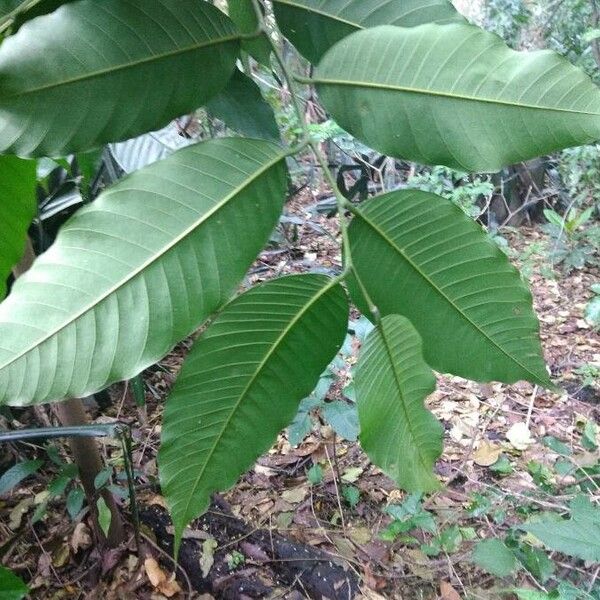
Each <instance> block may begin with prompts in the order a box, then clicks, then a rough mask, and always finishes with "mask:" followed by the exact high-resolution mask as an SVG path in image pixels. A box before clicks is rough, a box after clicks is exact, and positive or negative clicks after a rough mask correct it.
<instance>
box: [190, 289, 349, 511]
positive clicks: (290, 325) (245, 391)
mask: <svg viewBox="0 0 600 600" xmlns="http://www.w3.org/2000/svg"><path fill="white" fill-rule="evenodd" d="M329 279H330V281H329V282H328V283H327V285H325V286H324V287H322V288H321V289H320V290H319V292H318V293H317V294H315V295H314V296H312V297H311V299H310V301H309V302H307V303H306V304H305V305H304V306H303V307H302V309H301V310H300V311H298V313H297V314H296V315H295V316H294V317H293V319H292V320H291V321H290V322H289V323H288V324H287V325H286V326H285V327H284V329H283V331H282V332H281V333H280V334H279V336H278V337H277V339H276V340H275V342H274V343H273V345H272V346H271V348H270V349H269V351H268V352H267V353H266V354H265V356H264V357H263V359H262V360H261V361H260V363H259V364H258V366H257V367H256V369H255V371H254V373H253V374H252V375H251V377H250V380H249V381H248V383H247V384H246V386H245V387H244V389H243V390H242V391H241V392H240V395H239V397H238V399H237V401H236V402H235V404H234V405H233V407H232V409H231V412H230V414H229V417H227V420H226V421H225V422H224V423H223V426H222V427H221V431H220V433H219V434H218V435H217V438H216V440H215V442H214V444H213V445H212V447H211V448H210V450H209V453H208V456H207V457H206V460H205V461H204V464H203V466H202V468H201V469H200V472H199V473H198V476H197V477H196V479H195V480H194V484H193V485H192V487H191V490H190V493H189V495H188V499H187V503H186V505H185V509H184V511H183V513H182V514H183V515H184V517H186V518H187V514H188V511H189V508H190V504H191V503H192V500H193V498H194V495H195V493H196V490H197V489H198V485H199V484H200V480H201V479H202V477H203V475H204V473H205V472H206V469H207V468H208V465H209V463H210V461H211V459H212V457H213V455H214V453H215V452H216V450H217V447H218V446H219V444H220V442H221V440H222V439H223V436H224V435H225V432H226V431H227V429H228V428H229V424H230V423H231V420H232V419H233V417H234V415H235V413H236V412H237V411H238V409H239V408H240V406H241V404H242V402H243V401H244V399H245V397H246V395H247V394H248V392H249V391H250V390H251V388H252V387H253V385H254V383H255V382H256V380H257V379H258V377H259V375H260V374H261V372H262V371H263V369H264V368H265V367H266V365H267V363H268V362H269V360H270V359H271V357H272V356H273V355H274V353H275V352H276V351H277V349H278V348H279V346H280V345H281V343H282V342H283V341H284V339H285V338H286V337H287V336H288V335H289V333H290V332H291V330H292V329H293V328H294V327H295V326H296V325H297V323H298V321H300V319H301V318H302V317H303V316H304V315H305V314H306V313H307V311H308V310H309V309H310V308H311V307H312V306H313V305H314V304H315V302H317V300H319V298H321V297H322V296H323V295H324V294H326V293H327V292H328V291H329V290H330V289H332V288H333V287H335V286H336V285H338V282H337V281H336V280H335V279H332V278H329Z"/></svg>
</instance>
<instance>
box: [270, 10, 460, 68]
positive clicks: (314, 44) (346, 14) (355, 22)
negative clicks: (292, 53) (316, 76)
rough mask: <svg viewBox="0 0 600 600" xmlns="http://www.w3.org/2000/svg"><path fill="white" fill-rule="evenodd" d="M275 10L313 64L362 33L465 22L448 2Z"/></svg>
mask: <svg viewBox="0 0 600 600" xmlns="http://www.w3.org/2000/svg"><path fill="white" fill-rule="evenodd" d="M273 9H274V11H275V17H276V19H277V24H278V25H279V28H280V29H281V31H282V33H283V34H284V35H285V36H286V37H287V38H288V39H289V40H290V41H291V42H292V44H294V46H296V48H297V49H298V50H299V51H300V53H301V54H302V55H303V56H304V57H305V58H307V59H308V60H309V61H311V62H312V63H314V64H317V63H318V62H319V61H320V60H321V58H322V57H323V55H324V54H325V52H327V50H329V48H331V47H332V46H333V45H334V44H335V43H336V42H339V41H340V40H341V39H343V38H345V37H346V36H348V35H350V34H351V33H354V32H355V31H360V30H361V29H366V28H368V27H377V26H378V25H396V26H398V27H414V26H416V25H422V24H423V23H430V22H432V21H437V22H443V23H446V22H449V21H462V20H463V18H462V17H461V16H460V15H459V14H458V12H457V11H456V9H455V8H454V7H453V6H452V4H451V3H450V2H448V1H447V0H369V1H368V2H366V1H365V0H273Z"/></svg>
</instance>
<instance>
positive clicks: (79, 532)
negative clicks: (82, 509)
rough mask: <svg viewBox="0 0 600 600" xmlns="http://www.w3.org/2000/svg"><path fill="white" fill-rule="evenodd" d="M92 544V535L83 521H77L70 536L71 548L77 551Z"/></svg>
mask: <svg viewBox="0 0 600 600" xmlns="http://www.w3.org/2000/svg"><path fill="white" fill-rule="evenodd" d="M91 545H92V535H91V532H90V530H89V528H88V526H87V525H86V524H85V523H77V525H75V530H74V531H73V535H72V536H71V548H73V552H75V553H77V552H78V551H79V550H86V549H87V548H89V547H90V546H91Z"/></svg>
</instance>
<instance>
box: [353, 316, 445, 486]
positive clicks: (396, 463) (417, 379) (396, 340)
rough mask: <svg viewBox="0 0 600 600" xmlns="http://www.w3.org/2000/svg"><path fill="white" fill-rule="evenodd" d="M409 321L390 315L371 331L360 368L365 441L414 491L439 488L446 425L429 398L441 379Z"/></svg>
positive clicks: (377, 460)
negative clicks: (428, 362) (437, 465)
mask: <svg viewBox="0 0 600 600" xmlns="http://www.w3.org/2000/svg"><path fill="white" fill-rule="evenodd" d="M421 350H422V346H421V339H420V338H419V335H418V334H417V332H416V331H415V329H414V327H413V326H412V325H411V324H410V322H409V321H408V319H405V318H404V317H401V316H399V315H389V316H386V317H384V318H383V319H381V322H380V324H379V325H378V326H377V327H376V328H375V329H374V330H373V331H372V332H371V333H370V334H369V336H368V337H367V340H366V342H365V345H364V347H363V350H362V355H361V357H360V361H359V363H358V366H357V369H356V376H355V382H356V398H357V403H358V416H359V419H360V429H361V434H360V443H361V445H362V447H363V448H364V450H365V452H366V453H367V454H368V456H369V458H370V459H371V460H372V461H373V463H374V464H376V465H377V466H378V467H380V468H381V469H382V470H383V471H384V472H385V473H386V474H387V475H389V476H390V477H391V478H392V479H393V480H394V481H395V482H396V483H397V484H398V485H399V486H400V487H402V488H403V489H405V490H409V491H411V492H412V491H423V492H426V491H432V490H435V489H437V488H439V482H438V480H437V478H436V477H435V475H434V473H433V466H434V464H435V461H436V460H437V459H438V458H439V456H440V455H441V453H442V434H443V429H442V426H441V425H440V423H439V422H438V421H437V420H436V419H435V417H434V416H433V415H432V414H431V413H430V412H429V411H428V410H426V409H425V407H424V406H423V400H424V399H425V397H426V396H428V395H429V394H430V393H431V392H433V390H434V389H435V377H434V375H433V373H432V371H431V369H430V368H429V367H428V366H427V365H426V364H425V362H424V361H423V356H422V352H421Z"/></svg>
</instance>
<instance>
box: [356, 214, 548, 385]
mask: <svg viewBox="0 0 600 600" xmlns="http://www.w3.org/2000/svg"><path fill="white" fill-rule="evenodd" d="M355 214H356V215H357V216H358V217H360V218H361V219H362V220H363V222H364V223H366V224H367V225H368V226H369V227H371V228H372V229H373V230H374V231H375V232H376V233H377V234H378V235H379V236H381V238H382V239H383V240H384V241H385V242H387V244H388V245H389V246H390V247H391V248H392V249H393V250H395V251H396V252H397V253H398V254H399V255H400V256H401V257H402V258H403V260H404V261H405V262H406V263H407V264H408V265H410V266H411V267H412V268H413V270H414V271H416V273H417V274H418V275H419V276H420V277H422V278H423V279H424V280H425V281H426V282H427V283H428V284H429V285H430V287H431V288H432V289H433V290H435V291H436V292H437V293H438V294H439V295H440V296H441V297H442V298H443V299H444V300H445V301H446V302H448V304H450V306H451V307H452V308H453V309H454V310H455V311H456V312H457V313H458V314H459V315H460V316H461V317H462V318H463V319H464V320H465V321H466V322H467V323H468V324H469V325H471V327H473V328H474V329H475V330H476V331H478V332H479V333H480V334H481V335H482V336H483V337H484V338H485V339H487V340H488V341H489V342H490V343H491V344H492V345H493V346H494V347H495V348H497V349H498V350H500V352H502V354H504V355H505V356H506V357H507V358H508V359H509V360H511V361H512V362H514V363H515V364H516V365H518V366H519V367H520V368H521V369H523V371H525V372H526V373H529V375H531V376H532V377H533V378H534V381H536V382H538V383H542V381H543V380H542V379H541V378H540V377H539V376H538V375H536V374H535V373H533V372H532V371H531V370H530V369H529V368H528V367H526V366H525V365H523V364H522V363H521V361H519V360H518V359H517V358H515V357H514V356H512V355H511V354H510V353H509V352H507V351H506V350H505V349H504V348H503V347H502V346H500V344H498V342H496V341H495V340H494V339H493V338H491V337H490V336H489V335H488V333H487V332H486V331H484V330H483V329H481V327H479V325H477V323H475V322H474V321H473V320H472V319H471V318H470V317H469V316H468V315H467V314H465V313H464V312H463V310H462V309H461V308H460V307H459V306H458V305H457V304H456V303H455V302H454V301H453V300H452V299H451V298H449V297H448V296H447V295H446V294H445V293H444V292H443V290H441V289H440V288H439V287H438V286H437V285H436V284H435V282H434V281H432V279H431V278H430V277H429V276H428V275H427V274H426V273H424V272H423V271H422V270H421V269H420V268H419V265H417V264H416V263H415V262H414V261H413V260H411V258H410V257H409V256H408V255H407V254H406V253H404V252H403V251H402V248H400V247H399V246H398V245H397V244H396V243H395V242H394V240H392V239H391V238H390V237H389V236H388V235H387V234H386V232H385V231H383V230H382V229H381V228H380V227H378V226H377V224H376V223H374V222H373V221H371V220H370V219H369V218H367V216H366V215H365V213H364V212H363V211H358V210H357V211H356V213H355ZM542 385H547V382H546V383H543V384H542Z"/></svg>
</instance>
